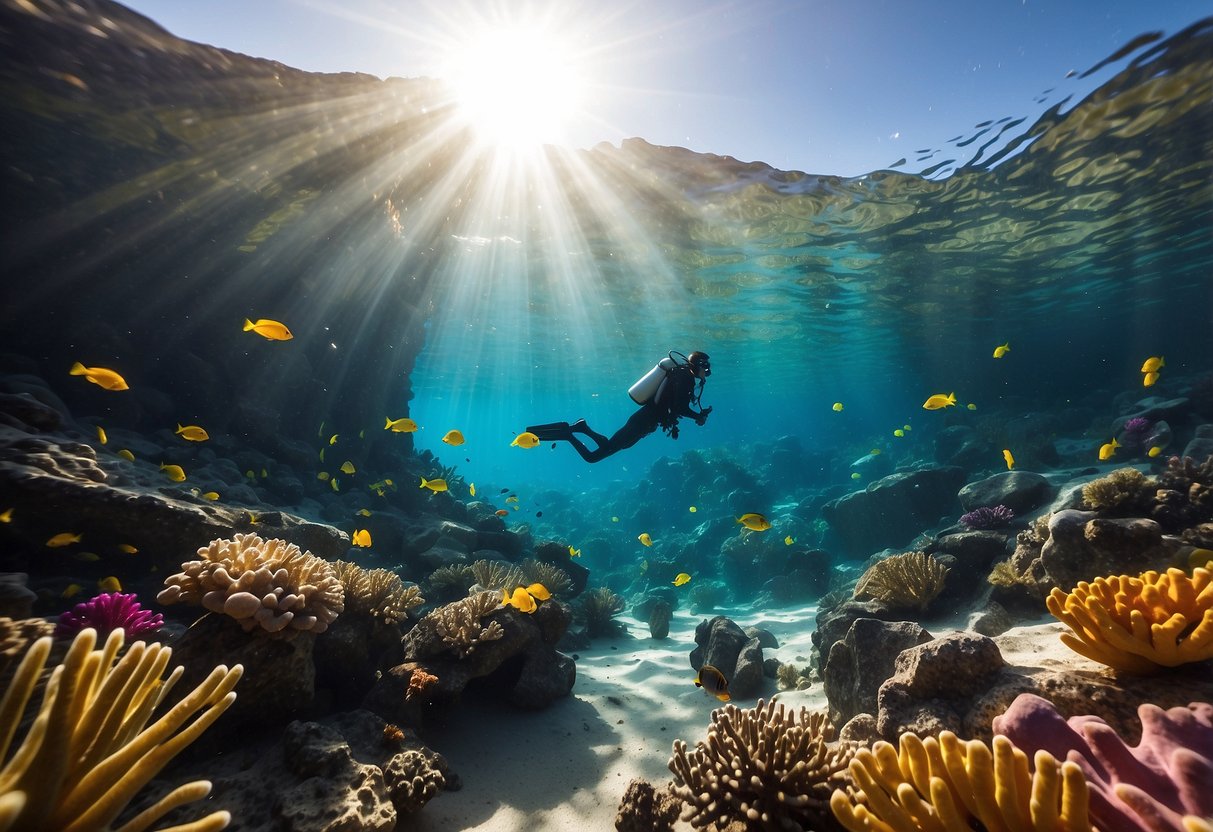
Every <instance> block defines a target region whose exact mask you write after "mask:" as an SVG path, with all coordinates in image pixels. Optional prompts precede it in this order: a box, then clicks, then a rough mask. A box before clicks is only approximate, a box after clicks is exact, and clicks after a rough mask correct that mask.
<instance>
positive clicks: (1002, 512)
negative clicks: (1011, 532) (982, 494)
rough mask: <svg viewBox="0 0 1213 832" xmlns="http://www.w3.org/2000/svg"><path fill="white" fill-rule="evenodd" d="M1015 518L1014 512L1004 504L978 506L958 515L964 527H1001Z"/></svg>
mask: <svg viewBox="0 0 1213 832" xmlns="http://www.w3.org/2000/svg"><path fill="white" fill-rule="evenodd" d="M1014 519H1015V512H1014V511H1012V510H1011V509H1009V508H1007V507H1006V506H1004V505H1001V504H1000V505H996V506H980V507H978V508H975V509H973V510H972V511H970V512H967V513H965V514H962V515H960V525H962V526H964V527H965V528H966V529H1001V528H1002V527H1003V526H1006V525H1008V524H1009V523H1010V522H1011V521H1012V520H1014Z"/></svg>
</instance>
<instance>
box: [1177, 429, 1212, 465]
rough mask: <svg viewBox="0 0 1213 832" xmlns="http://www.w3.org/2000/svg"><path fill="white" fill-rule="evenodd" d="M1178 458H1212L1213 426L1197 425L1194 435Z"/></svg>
mask: <svg viewBox="0 0 1213 832" xmlns="http://www.w3.org/2000/svg"><path fill="white" fill-rule="evenodd" d="M1180 456H1187V457H1191V458H1192V459H1208V458H1209V457H1210V456H1213V425H1198V426H1197V428H1196V435H1195V436H1193V437H1192V441H1190V442H1189V443H1188V444H1187V445H1185V446H1184V449H1183V453H1181V454H1180Z"/></svg>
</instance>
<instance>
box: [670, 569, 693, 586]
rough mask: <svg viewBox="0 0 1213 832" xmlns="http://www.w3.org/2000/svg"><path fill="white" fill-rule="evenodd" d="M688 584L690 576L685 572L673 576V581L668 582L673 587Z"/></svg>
mask: <svg viewBox="0 0 1213 832" xmlns="http://www.w3.org/2000/svg"><path fill="white" fill-rule="evenodd" d="M690 582H691V576H690V575H688V574H687V573H686V572H679V573H678V574H677V575H675V576H674V580H672V581H670V583H672V584H673V585H674V586H683V585H684V584H689V583H690Z"/></svg>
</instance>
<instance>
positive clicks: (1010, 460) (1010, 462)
mask: <svg viewBox="0 0 1213 832" xmlns="http://www.w3.org/2000/svg"><path fill="white" fill-rule="evenodd" d="M1002 458H1003V459H1005V460H1006V461H1007V470H1008V471H1010V470H1011V469H1012V468H1014V467H1015V457H1013V456H1011V449H1010V448H1003V449H1002Z"/></svg>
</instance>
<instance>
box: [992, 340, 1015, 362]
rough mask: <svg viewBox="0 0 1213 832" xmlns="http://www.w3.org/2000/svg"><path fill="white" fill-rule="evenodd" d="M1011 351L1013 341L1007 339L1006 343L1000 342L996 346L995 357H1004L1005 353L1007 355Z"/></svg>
mask: <svg viewBox="0 0 1213 832" xmlns="http://www.w3.org/2000/svg"><path fill="white" fill-rule="evenodd" d="M1010 351H1011V342H1010V341H1007V342H1006V343H1005V344H999V345H998V346H997V347H995V348H994V357H995V358H1002V357H1003V356H1004V355H1006V354H1007V353H1009V352H1010Z"/></svg>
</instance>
